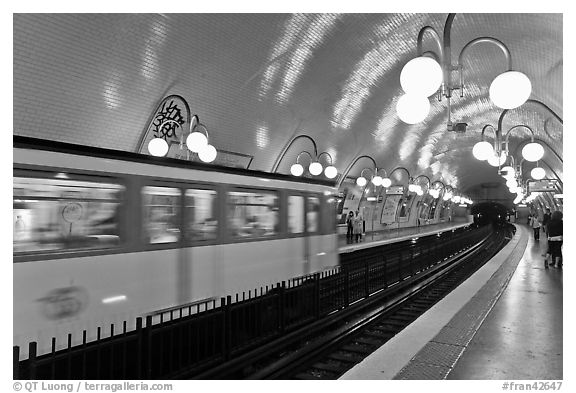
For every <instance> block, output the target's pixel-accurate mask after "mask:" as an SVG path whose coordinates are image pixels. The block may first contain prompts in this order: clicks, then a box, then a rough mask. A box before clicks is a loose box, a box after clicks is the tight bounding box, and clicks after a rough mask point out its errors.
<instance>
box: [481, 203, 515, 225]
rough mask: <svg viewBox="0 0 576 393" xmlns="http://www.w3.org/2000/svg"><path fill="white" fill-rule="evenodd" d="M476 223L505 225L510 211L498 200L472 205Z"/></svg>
mask: <svg viewBox="0 0 576 393" xmlns="http://www.w3.org/2000/svg"><path fill="white" fill-rule="evenodd" d="M471 213H472V215H473V217H474V223H475V224H476V225H478V226H482V225H488V224H491V225H504V224H505V223H506V222H507V221H508V215H509V213H510V212H509V211H508V209H507V208H506V206H504V205H502V204H501V203H497V202H481V203H478V204H474V205H473V206H472V210H471Z"/></svg>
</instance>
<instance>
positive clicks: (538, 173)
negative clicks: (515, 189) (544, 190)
mask: <svg viewBox="0 0 576 393" xmlns="http://www.w3.org/2000/svg"><path fill="white" fill-rule="evenodd" d="M530 176H532V179H534V180H540V179H544V176H546V171H545V170H544V168H541V167H539V166H537V167H536V168H534V169H532V170H531V171H530Z"/></svg>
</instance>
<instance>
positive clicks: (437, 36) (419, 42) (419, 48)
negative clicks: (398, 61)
mask: <svg viewBox="0 0 576 393" xmlns="http://www.w3.org/2000/svg"><path fill="white" fill-rule="evenodd" d="M427 32H428V33H431V34H432V37H433V38H434V41H436V44H438V49H440V58H439V57H438V55H437V54H436V53H435V52H432V51H427V52H423V51H422V41H423V39H424V34H425V33H427ZM416 45H417V53H418V56H424V55H426V54H433V55H434V56H433V57H435V60H437V61H438V63H440V64H442V62H443V60H444V48H443V47H442V41H441V40H440V34H438V32H437V31H436V29H435V28H433V27H432V26H424V27H423V28H421V29H420V31H419V32H418V39H417V41H416Z"/></svg>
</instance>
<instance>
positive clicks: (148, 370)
mask: <svg viewBox="0 0 576 393" xmlns="http://www.w3.org/2000/svg"><path fill="white" fill-rule="evenodd" d="M143 342H144V349H145V350H144V379H151V377H152V315H147V316H146V327H145V328H144V340H143ZM160 350H162V348H160Z"/></svg>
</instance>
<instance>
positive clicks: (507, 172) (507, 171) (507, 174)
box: [500, 165, 516, 179]
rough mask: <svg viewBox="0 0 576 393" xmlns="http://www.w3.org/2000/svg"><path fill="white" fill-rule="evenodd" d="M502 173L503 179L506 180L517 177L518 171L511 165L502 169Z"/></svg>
mask: <svg viewBox="0 0 576 393" xmlns="http://www.w3.org/2000/svg"><path fill="white" fill-rule="evenodd" d="M500 171H501V172H502V177H503V178H505V179H509V178H514V177H515V176H516V171H515V170H514V168H512V167H511V166H510V165H507V166H505V167H502V168H501V169H500Z"/></svg>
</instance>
